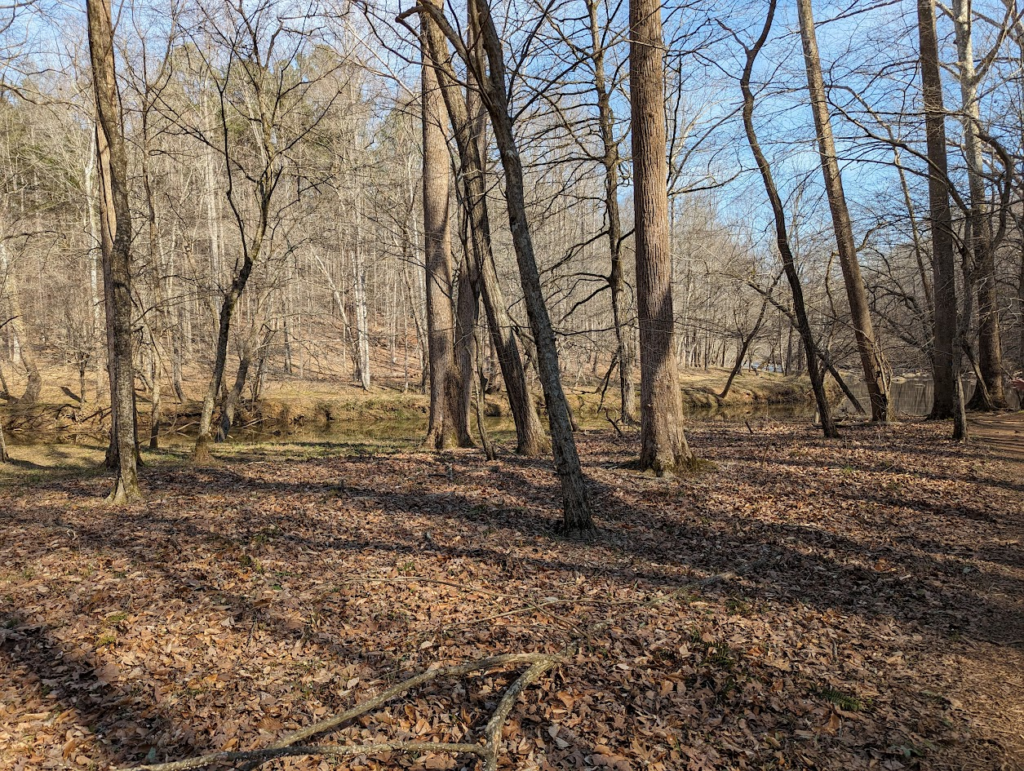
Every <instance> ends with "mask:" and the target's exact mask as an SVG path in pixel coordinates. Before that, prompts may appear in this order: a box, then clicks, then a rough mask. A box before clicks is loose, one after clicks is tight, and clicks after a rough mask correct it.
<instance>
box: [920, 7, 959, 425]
mask: <svg viewBox="0 0 1024 771" xmlns="http://www.w3.org/2000/svg"><path fill="white" fill-rule="evenodd" d="M917 31H918V40H919V45H920V54H919V55H920V59H921V93H922V100H923V102H924V121H925V139H926V142H927V149H928V219H929V228H930V230H931V237H932V287H933V289H932V291H933V292H934V297H935V304H934V327H933V328H934V331H933V335H934V337H933V343H932V380H933V382H934V392H935V396H934V399H933V401H932V410H931V415H930V417H931V418H932V419H937V420H938V419H945V418H952V417H953V416H954V415H955V414H956V412H957V410H958V409H959V399H958V397H957V381H956V378H957V376H958V373H959V371H960V364H959V362H960V353H959V350H958V346H956V345H955V339H956V334H957V297H956V259H955V252H954V242H953V216H952V212H951V211H950V207H949V176H948V171H947V168H948V165H947V159H946V124H945V120H946V112H945V109H944V107H943V104H942V75H941V70H940V68H939V47H938V41H937V38H936V34H935V0H917Z"/></svg>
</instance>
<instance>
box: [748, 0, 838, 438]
mask: <svg viewBox="0 0 1024 771" xmlns="http://www.w3.org/2000/svg"><path fill="white" fill-rule="evenodd" d="M776 5H777V0H769V1H768V13H767V16H766V17H765V22H764V26H763V27H762V28H761V34H760V36H759V37H758V38H757V40H756V41H755V42H754V44H753V46H751V47H750V48H747V49H746V64H745V65H744V67H743V75H742V76H741V77H740V89H741V90H742V91H743V129H744V131H745V133H746V135H747V142H748V144H749V145H750V151H751V153H752V154H753V156H754V160H755V162H756V163H757V169H758V171H759V172H760V173H761V181H762V182H763V183H764V189H765V192H766V193H767V194H768V201H769V203H770V204H771V208H772V214H773V215H774V219H775V243H776V246H777V247H778V250H779V256H780V257H781V258H782V268H783V271H784V272H785V274H786V280H787V281H788V282H789V288H790V291H791V292H792V294H793V313H794V314H795V315H796V320H797V329H798V331H799V332H800V339H801V341H802V342H803V349H804V357H805V359H806V362H807V374H808V376H809V377H810V380H811V390H812V391H813V392H814V401H815V403H816V404H817V407H818V416H819V418H820V419H821V430H822V433H823V434H824V435H825V436H826V437H827V438H830V439H835V438H838V436H839V431H838V430H836V425H835V422H834V421H833V419H832V408H831V406H830V405H829V403H828V396H827V395H826V393H825V384H824V376H823V373H822V368H821V366H820V365H819V362H818V357H817V355H816V351H817V345H816V344H815V342H814V333H813V332H812V331H811V322H810V319H809V318H808V316H807V306H806V304H805V303H804V291H803V286H802V285H801V283H800V274H799V273H798V272H797V269H796V260H795V259H794V257H793V250H792V248H791V247H790V243H789V232H788V230H787V227H786V210H785V208H784V207H783V205H782V198H780V197H779V191H778V188H777V187H776V186H775V179H774V177H773V176H772V170H771V166H769V165H768V159H767V158H766V157H765V155H764V151H763V150H762V149H761V144H760V142H758V139H757V132H756V131H755V130H754V92H753V91H752V90H751V88H750V79H751V74H752V73H753V70H754V63H755V62H756V61H757V56H758V54H759V53H760V52H761V49H762V48H763V47H764V44H765V41H767V40H768V33H769V32H771V28H772V22H773V21H774V19H775V8H776Z"/></svg>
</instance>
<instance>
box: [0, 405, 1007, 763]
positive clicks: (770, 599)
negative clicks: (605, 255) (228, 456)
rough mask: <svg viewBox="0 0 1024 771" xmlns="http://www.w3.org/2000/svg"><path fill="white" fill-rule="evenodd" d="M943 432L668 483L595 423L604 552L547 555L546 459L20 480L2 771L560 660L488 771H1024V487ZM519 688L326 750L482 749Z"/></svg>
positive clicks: (209, 736)
mask: <svg viewBox="0 0 1024 771" xmlns="http://www.w3.org/2000/svg"><path fill="white" fill-rule="evenodd" d="M944 430H945V429H944V427H942V426H935V425H931V424H927V423H906V424H902V425H898V426H892V427H858V428H851V429H849V430H847V431H846V432H845V433H844V437H843V439H842V440H841V441H839V442H827V441H825V440H822V439H819V438H818V437H817V436H816V435H815V434H813V433H812V432H811V431H810V430H809V429H808V428H807V427H806V426H802V425H797V424H793V423H782V422H772V421H765V422H764V423H761V424H757V425H756V428H755V430H754V431H753V433H751V432H750V431H748V430H747V429H746V428H745V427H742V426H741V427H738V428H736V427H733V426H728V425H720V426H711V425H708V426H697V427H694V428H693V429H691V442H692V444H693V446H694V447H695V448H697V449H698V451H699V452H700V454H701V455H702V457H703V458H705V459H706V460H707V461H709V464H707V467H706V468H705V469H704V470H703V471H702V472H701V473H699V474H697V475H695V476H691V477H682V478H677V479H671V480H664V479H655V478H651V477H647V476H644V475H641V474H638V473H636V472H635V471H632V470H630V469H629V467H628V464H629V461H630V460H631V458H632V453H633V452H634V446H633V444H632V443H631V442H630V441H628V440H626V439H623V438H620V437H617V436H612V435H610V434H607V433H603V432H592V433H586V434H579V435H578V437H577V439H578V442H579V445H580V449H581V453H582V455H583V458H584V462H585V464H586V468H587V473H588V475H589V478H590V481H591V485H592V492H593V496H594V501H595V508H596V513H597V520H598V524H599V527H600V535H599V536H598V537H597V539H595V540H593V541H590V542H577V541H572V540H567V539H563V538H560V537H558V536H556V535H554V525H555V523H556V522H557V521H558V518H559V511H558V486H557V483H556V480H555V478H554V477H553V475H552V473H551V471H550V468H549V464H548V463H547V462H545V461H543V460H526V459H521V458H517V457H515V456H512V455H508V454H504V455H502V456H501V457H500V458H499V460H498V461H493V462H492V461H486V460H485V459H484V458H483V457H482V456H481V455H480V453H479V452H475V451H453V452H449V453H440V454H427V453H419V452H393V453H387V454H376V455H374V454H363V455H359V456H342V455H340V454H339V455H338V456H335V457H330V452H327V453H326V455H327V457H317V458H310V459H305V460H296V459H288V458H274V457H267V456H265V455H263V456H256V455H253V458H252V459H251V461H250V462H245V459H244V458H236V459H234V460H232V461H231V462H225V463H220V464H217V465H215V466H211V467H200V468H192V467H188V466H180V465H162V466H156V467H154V468H150V469H148V470H147V471H146V472H145V476H144V482H145V486H146V495H147V500H146V502H144V503H142V504H139V505H137V506H133V507H131V508H127V509H124V510H116V511H115V510H111V509H109V508H106V507H104V506H103V505H102V504H101V503H100V499H101V497H102V493H103V490H104V485H105V481H104V480H102V479H98V478H85V479H78V480H74V479H73V480H70V481H69V480H68V479H60V480H54V481H51V482H45V481H44V482H38V483H35V484H33V485H32V486H31V487H24V488H21V489H9V490H6V491H4V492H2V493H0V496H2V497H0V768H3V769H18V770H19V771H20V770H21V769H60V768H72V769H90V768H106V767H116V766H123V765H132V764H142V763H156V762H161V761H165V760H179V759H184V758H187V757H191V756H194V755H198V754H203V753H206V752H211V751H220V750H227V751H232V750H234V751H238V750H250V749H259V748H264V747H268V746H271V745H272V744H274V742H275V741H278V740H279V739H280V738H281V737H283V736H284V735H286V734H287V733H289V732H291V731H295V730H297V729H299V728H302V727H304V726H307V725H309V724H311V723H315V722H317V721H320V720H323V719H325V718H327V717H330V716H332V715H335V714H338V713H340V712H343V711H344V710H346V709H348V708H350V707H352V706H353V705H355V704H357V703H358V702H361V701H364V700H366V699H367V698H370V697H372V696H373V695H374V694H377V693H380V692H381V691H383V690H384V689H386V688H388V687H389V686H392V685H394V684H395V683H397V682H399V681H400V680H403V679H406V678H408V677H410V676H412V675H414V674H417V673H419V672H422V671H425V670H428V669H431V668H437V667H441V666H449V665H452V664H460V663H463V662H468V661H472V660H475V659H480V658H484V657H488V656H494V655H499V654H508V653H545V654H561V653H564V652H565V651H571V652H570V654H569V655H568V656H567V661H565V662H564V663H563V664H561V665H560V666H559V667H558V668H557V669H555V670H553V671H552V672H548V673H547V674H546V675H545V676H543V677H541V678H540V679H539V680H537V682H535V683H533V684H532V685H531V686H530V687H529V688H527V689H526V690H525V691H524V693H523V694H522V696H521V697H520V698H519V699H518V701H517V703H516V705H515V707H514V708H513V710H512V712H511V714H510V716H509V718H508V721H507V722H506V724H505V726H504V728H503V731H502V755H501V760H500V764H499V766H500V767H502V768H520V769H614V770H616V771H624V770H626V769H631V770H632V769H651V770H652V771H662V770H669V769H671V770H674V769H687V770H693V771H698V770H700V769H761V768H776V769H791V768H792V769H796V768H814V769H826V768H827V769H859V768H878V769H903V768H911V769H912V768H922V769H924V768H927V769H954V768H971V769H989V768H991V769H1000V768H1007V769H1013V768H1021V767H1024V766H1022V765H1021V760H1020V759H1021V758H1022V757H1024V735H1022V734H1024V696H1022V694H1024V680H1022V674H1021V673H1022V672H1024V650H1022V648H1024V613H1022V610H1024V608H1022V598H1024V556H1022V553H1021V536H1022V532H1021V531H1022V527H1021V513H1022V510H1024V506H1022V502H1024V495H1022V491H1024V484H1022V479H1021V475H1020V466H1019V465H1014V464H1011V463H1004V462H1002V461H1000V460H998V459H993V458H992V457H991V456H990V455H989V454H987V453H986V452H985V450H984V449H982V448H979V447H975V446H968V447H960V446H956V445H953V444H951V443H949V442H947V441H946V440H945V439H944V438H943V432H944ZM328 449H329V448H328ZM519 674H521V671H516V670H514V669H511V670H501V671H486V672H480V673H475V674H471V675H468V676H466V677H465V678H461V679H456V680H441V679H438V680H435V681H433V682H430V683H427V684H425V685H424V686H422V687H420V688H417V689H414V690H412V691H410V692H409V693H407V694H405V695H404V696H402V697H400V698H396V699H395V700H393V701H391V702H388V703H387V704H385V705H383V706H382V707H381V708H379V709H377V710H375V711H373V712H371V713H369V714H367V715H364V716H361V717H360V718H358V719H357V720H355V721H353V722H351V723H349V724H346V725H344V726H342V727H340V728H339V729H337V730H335V731H334V732H333V733H331V734H330V735H329V740H330V741H331V742H337V743H341V744H349V743H359V744H369V743H384V742H394V741H417V742H419V741H431V742H446V743H459V742H474V741H476V740H477V738H478V737H479V736H480V734H481V732H482V731H483V728H484V726H485V725H486V723H487V721H488V720H489V719H490V715H491V712H492V711H493V710H494V708H495V706H496V704H497V703H498V701H499V699H500V697H501V695H502V693H503V692H504V691H505V689H506V688H508V687H509V686H510V685H511V684H512V682H513V681H514V680H515V679H516V677H517V676H518V675H519ZM475 763H476V759H475V758H473V757H472V756H465V755H464V756H453V755H450V754H445V753H398V752H393V753H383V754H379V755H369V756H357V757H350V758H342V759H327V758H312V757H310V758H282V759H277V760H274V761H272V762H270V763H268V764H267V765H265V766H264V767H265V768H296V769H299V768H303V769H305V768H322V769H328V768H334V767H343V768H347V769H354V770H357V771H363V770H366V771H369V770H370V769H391V768H409V769H457V768H473V767H475Z"/></svg>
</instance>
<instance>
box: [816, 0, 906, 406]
mask: <svg viewBox="0 0 1024 771" xmlns="http://www.w3.org/2000/svg"><path fill="white" fill-rule="evenodd" d="M797 8H798V11H799V16H800V40H801V41H802V43H803V49H804V64H805V65H806V68H807V91H808V93H809V95H810V101H811V109H812V111H813V113H814V128H815V131H816V132H817V134H818V150H819V153H820V156H821V172H822V176H823V177H824V179H825V192H826V193H827V194H828V204H829V209H830V210H831V212H832V228H833V230H834V231H835V235H836V246H837V248H838V251H839V264H840V266H841V267H842V270H843V282H844V284H845V285H846V297H847V299H848V301H849V303H850V317H851V321H852V323H853V336H854V339H855V341H856V343H857V351H858V353H859V354H860V363H861V368H862V369H863V371H864V381H865V383H866V384H867V387H868V396H869V398H870V400H871V420H873V421H875V422H879V423H885V422H886V421H888V420H889V389H888V387H887V385H886V375H885V369H886V365H885V362H884V360H883V358H882V352H881V349H880V348H879V346H878V344H877V341H876V340H875V332H874V327H873V325H872V323H871V311H870V309H869V307H868V296H867V291H866V290H865V289H864V280H863V278H861V274H860V263H859V262H858V261H857V246H856V243H855V242H854V238H853V223H852V222H851V221H850V211H849V209H848V207H847V205H846V193H845V192H844V191H843V178H842V175H841V173H840V171H839V160H838V158H837V157H836V146H835V140H834V138H833V135H832V121H831V118H830V116H829V112H828V101H827V98H826V95H825V82H824V79H823V78H822V75H821V59H820V57H819V55H818V40H817V35H816V33H815V28H814V15H813V12H812V9H811V0H797Z"/></svg>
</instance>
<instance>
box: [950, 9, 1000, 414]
mask: <svg viewBox="0 0 1024 771" xmlns="http://www.w3.org/2000/svg"><path fill="white" fill-rule="evenodd" d="M971 28H972V18H971V3H970V2H969V1H968V0H953V30H954V32H955V35H956V50H957V59H958V60H959V61H958V62H957V68H958V69H959V77H958V81H959V83H960V97H961V102H962V104H961V113H960V120H961V123H962V124H963V136H964V158H965V160H966V161H967V185H968V190H969V192H970V202H971V205H970V212H968V216H969V217H970V220H971V242H970V246H971V250H972V252H973V254H974V260H973V263H974V264H973V266H972V267H973V270H972V271H971V273H972V275H973V278H974V281H973V282H972V283H973V284H974V285H975V286H976V287H977V292H978V364H979V367H980V368H981V376H982V380H981V381H979V383H978V385H977V386H976V387H975V389H974V395H973V396H972V397H971V400H970V403H969V404H968V406H969V407H971V408H973V409H984V410H991V409H1001V408H1004V407H1006V395H1005V394H1004V393H1003V355H1002V348H1001V342H1000V334H999V303H998V297H997V293H996V269H995V253H994V252H995V243H994V239H993V234H992V221H991V219H990V213H989V211H988V196H987V195H986V192H985V167H984V161H983V159H982V151H981V137H980V131H981V113H980V109H979V104H978V80H979V77H978V75H977V73H976V72H975V67H974V44H973V39H972V38H973V36H972V31H971ZM967 291H970V290H969V289H968V290H967ZM982 382H984V384H985V387H984V388H981V387H980V386H981V383H982Z"/></svg>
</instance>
